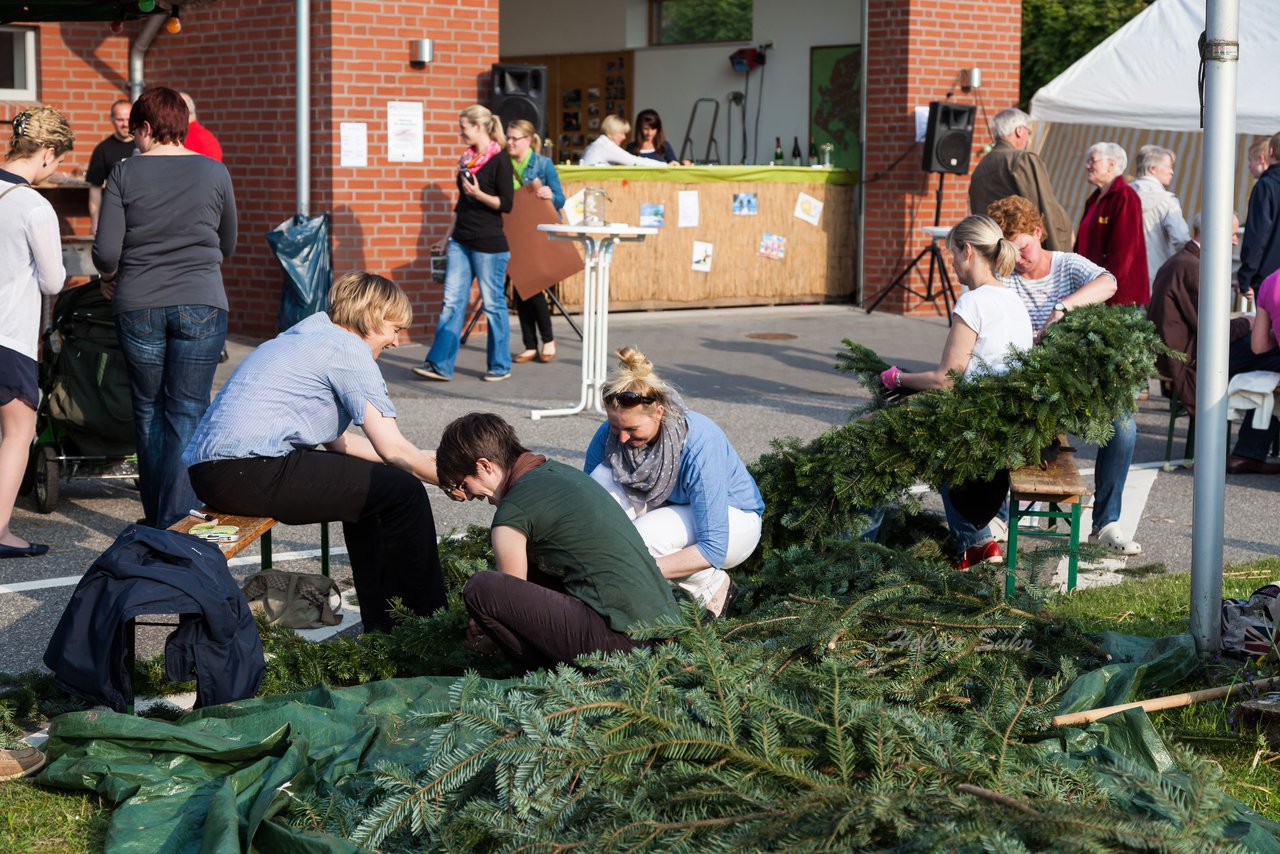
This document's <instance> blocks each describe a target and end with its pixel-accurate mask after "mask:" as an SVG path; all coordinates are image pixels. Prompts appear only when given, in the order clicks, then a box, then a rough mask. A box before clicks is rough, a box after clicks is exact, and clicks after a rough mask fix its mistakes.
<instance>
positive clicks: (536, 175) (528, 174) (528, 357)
mask: <svg viewBox="0 0 1280 854" xmlns="http://www.w3.org/2000/svg"><path fill="white" fill-rule="evenodd" d="M541 147H542V138H541V137H540V136H538V132H537V130H536V129H535V128H534V126H533V122H530V121H528V120H527V119H516V120H515V121H514V122H512V123H511V124H510V125H508V126H507V154H509V155H511V169H512V171H513V172H514V174H515V186H516V187H523V186H524V185H525V184H532V185H533V186H535V187H537V190H535V193H536V195H537V196H538V198H540V199H545V200H547V201H549V202H551V204H552V206H553V207H555V209H556V213H560V211H561V209H562V208H563V207H564V190H562V189H560V176H559V175H558V174H557V173H556V165H555V164H554V163H552V162H551V158H549V157H543V156H542V155H541V154H539V153H538V149H540V148H541ZM512 293H513V296H514V299H515V303H516V315H517V316H518V317H519V318H520V337H521V338H522V339H523V340H524V351H523V352H521V353H518V354H516V355H515V356H513V357H512V359H511V361H513V362H520V363H524V362H532V361H533V360H534V359H537V360H538V361H539V362H550V361H552V360H553V359H555V357H556V338H555V334H554V333H553V332H552V330H551V308H550V307H549V306H548V305H547V296H546V294H544V293H542V292H541V291H540V292H538V293H536V294H534V295H533V296H531V297H530V298H529V299H523V298H521V296H520V294H519V293H518V292H515V291H513V292H512ZM539 334H541V335H542V349H538V335H539Z"/></svg>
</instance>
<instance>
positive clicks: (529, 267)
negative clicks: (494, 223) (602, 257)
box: [502, 181, 583, 299]
mask: <svg viewBox="0 0 1280 854" xmlns="http://www.w3.org/2000/svg"><path fill="white" fill-rule="evenodd" d="M535 185H536V186H535ZM538 186H541V182H538V181H533V182H530V183H528V184H525V185H524V186H523V187H521V188H519V189H518V190H516V195H515V201H514V203H513V204H512V205H511V213H508V214H503V215H502V230H503V232H505V233H506V235H507V245H508V246H510V248H511V260H510V262H508V264H507V275H508V276H510V277H511V285H512V287H514V288H515V289H516V293H518V294H520V298H521V299H529V298H530V297H532V296H533V295H535V294H539V293H541V292H543V291H545V290H546V289H547V288H549V287H551V286H552V285H554V284H556V283H557V282H562V281H564V280H565V279H567V278H569V277H570V276H572V275H574V274H575V273H578V272H581V271H582V266H583V265H582V255H580V254H579V252H578V247H577V246H576V245H575V244H574V243H573V242H572V241H568V240H553V239H551V237H550V236H549V235H548V234H547V233H546V232H544V231H538V226H539V225H545V224H559V223H560V215H559V214H558V213H556V209H555V207H554V206H553V205H552V204H551V200H550V199H540V198H538V196H537V195H536V193H537V187H538Z"/></svg>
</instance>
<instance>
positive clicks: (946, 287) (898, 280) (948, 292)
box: [867, 172, 956, 326]
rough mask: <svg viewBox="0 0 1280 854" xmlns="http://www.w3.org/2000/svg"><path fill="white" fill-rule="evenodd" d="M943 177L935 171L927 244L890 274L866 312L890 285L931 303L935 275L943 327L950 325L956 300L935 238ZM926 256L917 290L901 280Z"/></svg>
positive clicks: (887, 291) (878, 300) (940, 215)
mask: <svg viewBox="0 0 1280 854" xmlns="http://www.w3.org/2000/svg"><path fill="white" fill-rule="evenodd" d="M946 178H947V173H945V172H939V173H938V192H937V195H936V201H935V202H934V208H933V230H932V231H930V232H929V245H928V246H926V247H925V248H923V249H921V250H920V252H919V253H918V254H917V255H916V257H914V258H912V259H911V263H909V264H907V266H906V267H903V268H902V272H900V273H898V275H897V276H895V277H894V279H893V281H892V282H890V283H889V287H887V288H885V289H884V290H883V291H881V292H880V296H878V297H876V299H875V302H873V303H871V305H870V306H868V307H867V314H870V313H871V312H873V311H875V310H876V306H878V305H880V303H881V302H883V301H884V298H885V297H887V296H888V295H889V294H891V293H892V292H893V289H894V288H902V289H903V290H904V291H906V292H907V293H909V294H911V295H912V296H915V297H919V298H920V299H922V300H924V301H925V302H933V301H934V300H936V299H937V298H938V295H937V294H935V293H934V292H933V278H934V275H935V274H936V275H937V276H938V278H939V279H940V280H941V282H942V285H941V287H939V288H938V293H939V294H941V295H942V302H943V304H944V305H945V306H946V308H947V326H950V325H951V309H952V306H954V305H955V302H956V292H955V289H954V288H953V287H952V286H951V275H950V274H949V273H948V272H947V261H946V259H945V258H943V257H942V250H941V249H939V248H938V238H939V236H940V230H941V227H940V225H939V223H940V222H941V221H942V184H943V182H944V181H945V180H946ZM926 255H928V256H929V279H928V282H927V284H926V285H925V290H924V293H920V292H919V291H917V290H916V289H915V288H913V287H911V286H910V285H908V284H906V282H905V279H906V278H907V275H908V274H910V272H911V271H912V270H914V269H915V268H916V265H918V264H919V263H920V262H921V260H923V259H924V256H926Z"/></svg>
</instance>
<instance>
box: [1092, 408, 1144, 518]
mask: <svg viewBox="0 0 1280 854" xmlns="http://www.w3.org/2000/svg"><path fill="white" fill-rule="evenodd" d="M1111 426H1113V427H1114V428H1115V430H1116V434H1115V435H1114V436H1112V437H1111V441H1110V442H1108V443H1107V444H1105V445H1102V446H1100V447H1099V448H1098V461H1097V463H1096V464H1095V467H1094V470H1093V532H1094V533H1095V534H1096V533H1097V532H1098V531H1101V530H1102V528H1103V527H1104V526H1106V525H1109V524H1111V523H1112V522H1116V521H1118V520H1119V519H1120V500H1121V499H1122V498H1123V497H1124V482H1125V478H1127V477H1128V476H1129V466H1130V464H1131V463H1133V447H1134V445H1136V444H1137V443H1138V427H1137V425H1136V424H1134V423H1133V416H1132V415H1121V416H1120V417H1119V418H1117V419H1116V420H1115V421H1113V422H1111Z"/></svg>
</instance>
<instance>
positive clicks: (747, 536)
mask: <svg viewBox="0 0 1280 854" xmlns="http://www.w3.org/2000/svg"><path fill="white" fill-rule="evenodd" d="M618 363H619V365H618V371H617V372H616V373H615V375H614V376H613V377H612V378H611V379H610V380H609V381H608V382H606V383H605V385H604V389H603V391H604V404H605V413H606V416H607V418H608V420H607V421H606V423H604V424H602V425H600V429H599V430H597V431H596V435H595V437H594V438H593V439H592V440H591V444H590V446H589V447H588V448H587V459H586V465H585V466H584V470H585V471H586V472H587V473H588V474H590V475H591V477H592V478H593V479H595V480H596V482H598V483H599V484H600V485H602V486H603V487H604V488H605V489H606V490H608V491H609V494H610V495H612V496H613V497H614V498H615V499H616V500H617V501H618V503H619V504H621V505H622V509H623V510H626V511H627V515H628V516H630V517H631V519H632V520H633V521H634V522H635V525H636V528H637V529H638V530H639V532H640V536H641V538H642V539H643V540H644V542H645V545H646V546H647V547H648V549H649V553H650V554H651V555H653V556H654V558H656V559H657V561H658V568H659V569H661V570H662V574H663V576H664V577H665V578H666V579H667V580H668V581H670V582H672V583H674V584H676V585H677V586H678V587H680V588H681V589H683V590H684V591H685V592H686V593H687V594H688V595H689V596H690V597H691V598H693V599H694V600H696V601H698V602H700V603H702V605H703V606H704V607H706V608H707V610H708V611H710V612H711V613H712V614H713V615H714V616H716V617H719V616H721V615H722V614H724V612H725V611H726V610H727V609H728V607H729V605H731V604H732V602H733V599H734V598H736V596H737V585H736V584H734V582H733V579H731V578H730V577H729V574H728V573H727V572H725V570H726V569H732V568H733V567H735V566H737V565H738V564H740V563H742V562H743V561H745V560H746V559H747V558H748V557H749V556H750V555H751V553H752V552H753V551H755V548H756V546H757V545H759V543H760V523H761V516H762V515H763V514H764V499H763V498H761V496H760V490H759V488H758V487H757V486H756V482H755V480H754V479H753V478H752V477H751V473H750V472H748V471H747V467H746V466H745V465H743V462H742V459H741V458H740V457H739V456H738V452H737V451H735V450H734V449H733V446H732V445H731V444H729V439H728V437H727V436H725V434H724V431H723V430H721V429H720V428H719V427H718V426H717V425H716V424H715V422H713V421H712V420H711V419H710V418H707V417H706V416H705V415H702V414H700V413H697V412H693V411H690V410H689V409H686V408H685V405H684V401H683V400H682V399H681V397H680V394H679V393H678V392H677V391H676V390H675V388H673V387H672V386H671V385H669V384H668V383H666V382H664V381H663V380H662V379H661V378H660V377H659V376H658V375H657V374H656V373H654V370H653V363H652V362H650V361H649V360H648V359H647V358H645V355H644V354H643V353H641V352H640V351H639V350H636V349H635V348H633V347H624V348H622V349H621V350H619V351H618Z"/></svg>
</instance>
